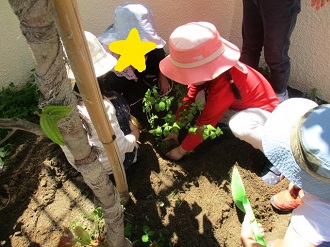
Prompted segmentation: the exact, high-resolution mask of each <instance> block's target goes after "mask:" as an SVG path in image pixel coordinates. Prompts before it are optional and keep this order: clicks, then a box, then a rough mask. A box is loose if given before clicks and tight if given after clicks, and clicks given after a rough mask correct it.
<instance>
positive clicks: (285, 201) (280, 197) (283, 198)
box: [270, 190, 304, 212]
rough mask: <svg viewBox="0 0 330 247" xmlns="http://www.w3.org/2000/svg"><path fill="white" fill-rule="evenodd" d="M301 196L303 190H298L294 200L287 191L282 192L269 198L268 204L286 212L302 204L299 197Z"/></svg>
mask: <svg viewBox="0 0 330 247" xmlns="http://www.w3.org/2000/svg"><path fill="white" fill-rule="evenodd" d="M303 195H304V192H303V190H300V191H299V193H298V195H297V198H294V197H293V196H292V195H291V194H290V191H289V190H284V191H281V192H279V193H277V194H276V195H274V196H272V197H271V198H270V203H271V204H272V206H273V207H274V208H276V209H277V210H280V211H283V212H288V211H291V210H293V209H295V208H297V207H298V206H299V205H301V204H302V200H301V197H303Z"/></svg>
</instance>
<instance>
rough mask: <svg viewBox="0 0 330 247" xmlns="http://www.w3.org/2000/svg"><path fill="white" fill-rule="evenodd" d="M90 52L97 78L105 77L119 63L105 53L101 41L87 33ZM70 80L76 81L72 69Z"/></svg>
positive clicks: (69, 73)
mask: <svg viewBox="0 0 330 247" xmlns="http://www.w3.org/2000/svg"><path fill="white" fill-rule="evenodd" d="M84 33H85V37H86V40H87V44H88V48H89V52H90V55H91V58H92V62H93V66H94V71H95V75H96V77H99V76H101V75H104V74H105V73H107V72H108V71H110V70H112V69H113V67H114V66H115V65H116V63H117V59H116V58H115V57H113V56H112V55H111V54H109V53H108V52H106V51H105V49H104V48H103V46H102V44H101V43H100V41H99V40H98V39H97V37H96V36H95V35H94V34H92V33H91V32H88V31H85V32H84ZM68 77H69V79H74V75H73V72H72V70H71V69H69V71H68Z"/></svg>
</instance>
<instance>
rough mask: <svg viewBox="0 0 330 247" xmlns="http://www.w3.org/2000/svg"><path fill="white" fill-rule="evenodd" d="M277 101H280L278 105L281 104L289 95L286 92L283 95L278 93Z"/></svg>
mask: <svg viewBox="0 0 330 247" xmlns="http://www.w3.org/2000/svg"><path fill="white" fill-rule="evenodd" d="M276 96H277V98H278V100H279V101H280V103H282V102H283V101H285V100H287V99H289V93H288V90H285V92H284V93H279V94H276Z"/></svg>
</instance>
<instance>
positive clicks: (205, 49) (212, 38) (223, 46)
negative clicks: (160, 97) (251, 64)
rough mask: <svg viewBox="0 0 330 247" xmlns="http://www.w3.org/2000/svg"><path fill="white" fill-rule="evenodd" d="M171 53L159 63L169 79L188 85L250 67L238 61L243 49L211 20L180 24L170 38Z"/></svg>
mask: <svg viewBox="0 0 330 247" xmlns="http://www.w3.org/2000/svg"><path fill="white" fill-rule="evenodd" d="M168 43H169V51H170V55H168V56H167V57H165V58H164V59H163V60H162V61H161V62H160V64H159V68H160V70H161V72H162V73H163V74H164V75H165V76H166V77H168V78H170V79H172V80H174V81H176V82H179V83H181V84H184V85H190V84H195V83H198V82H202V81H209V80H213V79H215V78H216V77H218V76H219V75H220V74H222V73H223V72H225V71H226V70H228V69H230V68H231V67H233V66H235V67H237V68H238V69H239V70H241V71H242V72H243V73H247V72H246V67H245V66H244V65H243V64H241V63H240V62H238V59H239V58H240V55H241V53H240V50H239V49H238V47H237V46H235V45H234V44H232V43H230V42H228V41H227V40H225V39H223V38H221V36H220V34H219V32H218V31H217V29H216V27H215V26H214V25H213V24H211V23H209V22H190V23H187V24H185V25H182V26H179V27H177V28H176V29H175V30H174V31H173V32H172V34H171V36H170V38H169V42H168Z"/></svg>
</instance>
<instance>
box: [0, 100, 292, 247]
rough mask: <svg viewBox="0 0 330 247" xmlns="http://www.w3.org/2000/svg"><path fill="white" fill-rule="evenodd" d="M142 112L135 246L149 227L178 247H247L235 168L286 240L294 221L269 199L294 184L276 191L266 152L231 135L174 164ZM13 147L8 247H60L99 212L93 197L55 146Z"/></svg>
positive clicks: (269, 228) (2, 198) (40, 142)
mask: <svg viewBox="0 0 330 247" xmlns="http://www.w3.org/2000/svg"><path fill="white" fill-rule="evenodd" d="M139 109H140V106H139V104H136V105H134V106H132V112H133V113H134V114H136V117H137V118H138V119H139V120H140V119H142V120H141V124H142V130H141V138H140V148H139V154H138V161H137V163H135V164H134V165H132V166H131V167H130V168H129V170H128V171H127V181H128V186H129V194H130V202H129V204H128V205H126V206H125V208H124V217H125V223H127V222H130V223H132V225H133V230H132V236H131V237H130V239H131V241H135V240H139V241H138V242H136V244H135V245H134V246H145V245H144V244H143V243H142V241H141V236H142V234H143V230H142V229H143V226H148V227H149V228H150V229H151V230H153V231H155V235H154V238H155V239H157V238H158V237H159V235H160V234H161V235H162V236H163V239H165V240H166V243H168V241H170V242H171V243H172V245H173V246H184V247H197V246H199V247H203V246H205V247H211V246H223V247H225V246H228V247H236V246H241V243H240V229H241V222H242V219H243V216H244V215H243V214H242V213H241V212H240V211H239V210H238V209H237V208H236V207H235V204H234V202H233V200H232V196H231V189H230V176H231V172H232V168H233V166H234V165H235V164H236V165H237V166H238V170H239V172H240V174H241V177H242V179H243V183H244V185H245V188H246V192H247V194H248V198H249V200H250V202H251V204H252V206H253V208H254V212H255V215H256V217H257V219H258V221H259V222H260V223H262V224H263V226H264V228H265V238H266V240H271V239H274V238H278V237H279V238H281V237H283V236H284V233H285V229H286V227H287V225H288V222H289V218H290V213H286V214H283V213H280V212H278V211H276V210H274V209H273V208H272V207H271V205H270V203H269V199H270V197H271V196H272V195H273V194H275V193H277V192H279V191H281V190H282V189H284V188H286V187H287V185H288V183H289V182H288V180H286V179H284V180H282V181H281V182H280V183H279V184H278V185H276V186H268V185H266V184H264V183H263V182H262V181H261V179H260V177H259V175H260V172H261V169H262V167H263V164H264V162H265V158H264V156H263V155H262V154H261V152H259V151H257V150H255V149H253V148H252V146H250V145H249V144H247V143H245V142H242V141H240V140H238V139H237V138H235V137H234V136H233V135H232V134H231V132H230V130H228V129H227V128H224V129H223V131H224V134H223V135H222V136H220V137H219V138H216V139H214V140H207V141H205V142H204V143H202V144H201V145H200V146H199V147H198V148H197V149H196V150H195V152H193V153H191V154H189V155H188V156H186V157H184V158H183V159H182V160H181V161H178V162H173V161H169V160H166V159H165V158H164V156H163V154H162V152H161V151H160V150H159V149H158V148H157V146H156V145H155V142H154V138H153V137H152V136H151V135H150V134H149V133H148V130H147V127H148V126H147V124H146V122H145V116H144V114H143V113H142V111H140V110H139ZM143 118H144V120H143ZM9 143H11V144H13V145H14V147H15V148H14V149H13V151H12V153H11V154H10V156H9V157H7V158H6V165H7V168H6V169H3V170H1V171H0V219H1V224H0V246H6V247H7V246H14V247H25V246H26V247H27V246H29V247H35V246H42V247H53V246H57V242H58V240H59V238H60V237H61V236H62V235H63V226H66V227H69V226H70V225H71V224H72V222H73V221H75V220H78V219H79V218H81V215H83V214H85V215H86V214H89V213H90V212H91V211H92V210H93V209H94V203H93V202H94V197H93V194H92V192H91V190H90V189H89V188H88V187H87V185H86V184H85V183H84V181H83V179H82V177H81V175H80V174H79V173H78V172H77V171H75V170H74V169H73V168H72V167H71V166H70V165H69V163H68V162H67V161H66V159H65V156H64V154H63V153H62V151H61V149H60V147H58V146H57V145H56V144H54V143H52V142H50V141H49V140H48V139H46V138H41V137H37V136H34V135H32V134H28V133H24V132H19V133H16V134H15V135H14V136H13V137H12V138H11V139H10V140H9ZM163 246H169V245H168V244H166V245H163Z"/></svg>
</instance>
